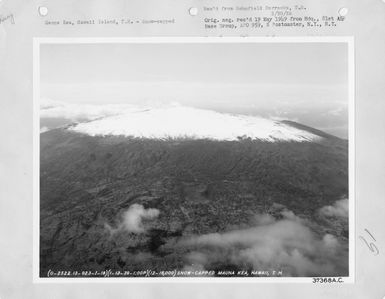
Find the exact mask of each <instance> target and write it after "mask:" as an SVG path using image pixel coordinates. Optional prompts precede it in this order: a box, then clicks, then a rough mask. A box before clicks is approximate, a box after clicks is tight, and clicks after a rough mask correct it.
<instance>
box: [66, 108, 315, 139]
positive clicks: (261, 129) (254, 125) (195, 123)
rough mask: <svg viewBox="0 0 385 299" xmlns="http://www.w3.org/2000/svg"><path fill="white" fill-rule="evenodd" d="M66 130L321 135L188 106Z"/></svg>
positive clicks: (138, 134) (129, 113)
mask: <svg viewBox="0 0 385 299" xmlns="http://www.w3.org/2000/svg"><path fill="white" fill-rule="evenodd" d="M70 130H73V131H76V132H79V133H85V134H88V135H91V136H107V135H121V136H129V137H134V138H150V139H169V138H171V139H177V138H188V139H210V140H222V141H236V140H239V139H242V138H251V139H258V140H264V141H270V142H273V141H297V142H305V141H318V140H320V139H322V137H321V136H319V135H317V134H314V133H313V132H310V131H308V130H305V129H302V128H298V127H295V126H292V125H290V124H289V123H285V122H282V121H277V120H271V119H265V118H261V117H256V116H245V115H233V114H226V113H219V112H216V111H211V110H204V109H197V108H190V107H180V106H178V107H168V108H156V109H145V110H126V111H124V112H122V113H121V114H119V115H112V116H107V117H105V118H102V119H98V120H93V121H90V122H83V123H79V124H77V125H75V126H73V127H71V128H70Z"/></svg>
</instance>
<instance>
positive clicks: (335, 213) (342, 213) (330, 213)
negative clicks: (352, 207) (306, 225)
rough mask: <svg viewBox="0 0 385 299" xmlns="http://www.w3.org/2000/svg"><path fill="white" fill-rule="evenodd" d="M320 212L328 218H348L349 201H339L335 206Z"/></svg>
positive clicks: (322, 209) (326, 207) (327, 207)
mask: <svg viewBox="0 0 385 299" xmlns="http://www.w3.org/2000/svg"><path fill="white" fill-rule="evenodd" d="M319 212H320V214H321V215H323V216H326V217H342V218H348V216H349V200H348V199H346V198H344V199H340V200H337V201H336V202H335V203H334V204H333V205H331V206H325V207H323V208H321V209H320V211H319Z"/></svg>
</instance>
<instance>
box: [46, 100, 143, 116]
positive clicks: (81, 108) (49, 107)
mask: <svg viewBox="0 0 385 299" xmlns="http://www.w3.org/2000/svg"><path fill="white" fill-rule="evenodd" d="M135 109H138V108H134V107H133V106H132V105H127V104H103V105H100V104H99V105H93V104H75V103H65V102H60V101H54V100H51V99H42V100H41V101H40V117H41V118H64V119H68V120H70V121H84V120H86V121H88V120H94V119H98V118H102V117H106V116H112V115H118V114H120V113H122V112H123V111H131V110H135Z"/></svg>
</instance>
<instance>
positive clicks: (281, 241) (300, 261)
mask: <svg viewBox="0 0 385 299" xmlns="http://www.w3.org/2000/svg"><path fill="white" fill-rule="evenodd" d="M281 214H282V216H283V219H281V220H275V221H271V216H266V215H260V216H259V217H261V218H262V220H261V221H260V222H259V223H258V225H257V226H255V227H252V228H248V229H241V230H234V231H228V232H224V233H212V234H206V235H201V236H193V237H190V238H186V239H184V240H182V241H180V242H179V243H178V244H177V245H178V246H181V247H182V248H188V250H193V253H192V254H188V255H187V256H186V259H187V260H188V261H189V265H190V264H191V265H194V267H203V268H205V269H208V270H210V267H212V265H218V264H219V265H220V264H222V265H227V264H231V265H236V266H237V267H239V268H240V269H249V268H250V267H252V268H253V269H257V270H283V275H284V276H317V275H326V276H333V275H340V276H341V275H344V274H347V266H348V264H347V261H348V259H347V257H348V254H347V251H346V250H345V248H344V246H342V244H341V243H340V242H339V241H338V239H337V238H336V237H335V236H333V235H331V234H325V235H323V236H319V235H318V234H316V233H315V232H313V231H312V230H311V229H310V228H309V227H308V226H307V222H306V221H305V220H303V219H301V218H299V217H298V216H296V215H295V214H294V213H292V212H291V211H288V210H284V211H283V212H282V213H281Z"/></svg>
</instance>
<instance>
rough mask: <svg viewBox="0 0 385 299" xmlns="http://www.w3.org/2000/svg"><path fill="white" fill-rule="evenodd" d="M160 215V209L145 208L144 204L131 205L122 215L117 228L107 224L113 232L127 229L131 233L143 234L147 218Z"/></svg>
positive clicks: (151, 218)
mask: <svg viewBox="0 0 385 299" xmlns="http://www.w3.org/2000/svg"><path fill="white" fill-rule="evenodd" d="M158 216H159V210H158V209H151V208H150V209H145V208H144V207H143V206H142V205H139V204H133V205H131V206H130V207H129V208H128V209H127V210H126V211H125V212H124V213H123V214H122V215H121V219H120V221H119V223H118V225H117V227H116V228H112V227H111V226H110V225H108V224H106V228H107V229H108V230H109V231H110V232H111V233H116V232H118V231H126V232H129V233H135V234H141V233H144V232H146V227H145V225H144V221H145V220H153V219H156V218H157V217H158Z"/></svg>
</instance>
